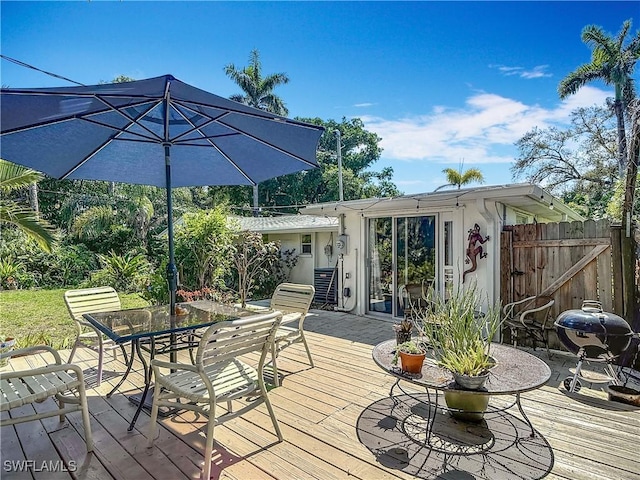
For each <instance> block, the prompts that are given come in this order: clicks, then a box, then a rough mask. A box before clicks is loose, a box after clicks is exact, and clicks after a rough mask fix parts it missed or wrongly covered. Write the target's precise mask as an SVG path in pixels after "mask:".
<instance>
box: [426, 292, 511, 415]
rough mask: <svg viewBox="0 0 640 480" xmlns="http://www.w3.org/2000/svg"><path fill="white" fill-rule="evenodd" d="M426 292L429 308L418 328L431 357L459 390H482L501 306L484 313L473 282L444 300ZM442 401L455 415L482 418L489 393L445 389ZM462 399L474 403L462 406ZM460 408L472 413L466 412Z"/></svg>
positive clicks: (489, 365) (499, 322)
mask: <svg viewBox="0 0 640 480" xmlns="http://www.w3.org/2000/svg"><path fill="white" fill-rule="evenodd" d="M429 295H430V297H431V302H432V307H431V308H430V309H429V310H426V311H424V312H422V313H421V315H420V317H419V326H418V328H419V329H420V330H421V331H422V335H423V336H424V337H425V338H426V339H427V340H428V348H429V349H430V351H431V352H432V354H433V356H434V359H435V360H436V362H437V363H438V365H440V366H442V367H443V368H446V369H447V370H449V371H450V372H451V374H452V375H453V377H454V379H455V382H456V383H457V384H458V389H468V390H478V389H481V388H482V387H483V386H484V384H485V382H486V381H487V379H488V377H489V374H490V370H491V368H492V367H493V366H494V365H495V360H494V359H493V357H491V341H492V339H493V338H494V336H495V334H496V333H497V331H498V329H499V328H500V324H501V316H500V308H499V307H498V306H491V305H489V307H488V309H487V311H486V312H484V313H483V312H482V311H481V310H480V308H481V301H480V300H481V298H480V295H479V294H478V291H477V287H476V285H475V284H472V285H471V286H469V287H468V288H466V289H462V288H461V289H460V290H458V291H456V292H453V291H450V292H449V295H448V298H447V299H446V300H445V299H444V298H442V297H440V296H439V295H436V294H435V293H434V292H433V290H431V291H430V293H429ZM445 400H446V401H447V405H449V407H450V408H452V413H454V416H457V417H458V418H464V419H473V420H477V419H481V418H482V413H483V412H484V410H485V409H486V407H487V405H488V403H489V395H466V394H456V392H455V391H445ZM463 400H466V401H470V402H473V405H472V406H470V407H469V408H465V407H464V405H462V406H461V405H460V401H463ZM454 403H455V405H454ZM460 411H471V412H474V413H473V414H469V415H466V414H462V413H460ZM456 412H457V413H458V414H456Z"/></svg>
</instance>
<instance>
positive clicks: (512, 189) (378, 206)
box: [302, 183, 585, 222]
mask: <svg viewBox="0 0 640 480" xmlns="http://www.w3.org/2000/svg"><path fill="white" fill-rule="evenodd" d="M482 200H485V201H495V202H499V203H502V204H504V205H506V206H509V207H512V208H514V209H516V210H520V211H524V212H527V213H530V214H532V215H535V216H537V217H540V218H545V219H547V220H549V221H554V222H560V221H575V220H577V221H584V220H585V218H584V217H583V216H581V215H580V214H578V213H577V212H575V211H574V210H573V209H571V208H570V207H569V206H567V205H566V204H564V203H563V202H562V201H561V200H560V199H559V198H557V197H554V196H553V195H551V194H550V193H548V192H547V191H546V190H544V189H543V188H542V187H540V186H538V185H534V184H531V183H519V184H510V185H494V186H480V187H475V188H465V189H456V190H440V191H438V192H428V193H419V194H413V195H403V196H401V197H383V198H367V199H361V200H349V201H344V202H327V203H318V204H314V205H307V206H306V207H305V208H304V209H303V210H302V211H303V213H305V214H310V215H323V216H339V215H340V214H343V213H349V212H353V211H358V212H360V213H362V214H364V215H369V214H373V213H375V214H378V213H382V212H390V211H398V210H405V209H414V210H415V209H416V207H418V208H421V207H425V208H427V207H428V208H433V209H443V210H445V209H449V208H455V207H456V206H460V205H464V204H466V203H469V202H476V201H482Z"/></svg>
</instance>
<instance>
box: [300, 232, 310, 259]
mask: <svg viewBox="0 0 640 480" xmlns="http://www.w3.org/2000/svg"><path fill="white" fill-rule="evenodd" d="M300 243H301V244H302V245H301V246H302V248H301V252H302V253H303V254H307V255H311V234H308V235H302V241H301V242H300Z"/></svg>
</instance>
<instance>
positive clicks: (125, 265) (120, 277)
mask: <svg viewBox="0 0 640 480" xmlns="http://www.w3.org/2000/svg"><path fill="white" fill-rule="evenodd" d="M99 258H100V263H102V265H103V267H102V268H101V269H100V270H98V271H97V272H93V273H92V274H91V277H90V279H89V281H88V286H91V287H97V286H103V285H108V286H110V287H113V288H115V289H116V290H117V291H119V292H127V293H133V292H141V291H143V290H144V289H145V288H146V285H147V283H148V278H149V273H150V267H149V262H148V261H147V258H146V257H145V256H144V255H142V254H140V253H138V254H136V253H125V254H124V255H118V254H116V253H114V252H111V253H110V254H109V255H99Z"/></svg>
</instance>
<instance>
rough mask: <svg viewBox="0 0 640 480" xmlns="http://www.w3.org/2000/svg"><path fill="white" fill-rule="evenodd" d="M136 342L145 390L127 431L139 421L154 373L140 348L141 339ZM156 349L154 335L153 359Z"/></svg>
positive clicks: (152, 343) (152, 345)
mask: <svg viewBox="0 0 640 480" xmlns="http://www.w3.org/2000/svg"><path fill="white" fill-rule="evenodd" d="M135 344H136V353H137V354H138V358H140V361H141V362H142V367H143V369H144V390H143V392H142V396H141V397H140V401H139V402H138V408H137V409H136V413H134V414H133V418H132V419H131V423H130V424H129V427H128V428H127V431H128V432H130V431H131V430H133V427H134V426H135V424H136V422H137V421H138V416H140V412H141V411H142V408H143V407H144V403H145V399H146V398H147V395H148V393H149V388H150V386H151V376H152V374H153V370H152V368H151V362H149V365H148V366H147V362H146V361H145V359H144V355H143V354H142V349H141V348H140V341H139V340H136V341H135ZM154 351H155V340H154V338H153V337H152V338H151V353H150V356H151V360H153V356H154V355H153V352H154Z"/></svg>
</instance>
